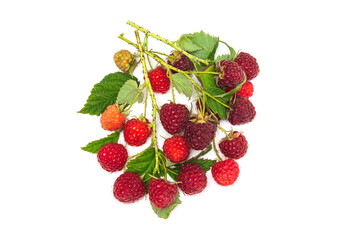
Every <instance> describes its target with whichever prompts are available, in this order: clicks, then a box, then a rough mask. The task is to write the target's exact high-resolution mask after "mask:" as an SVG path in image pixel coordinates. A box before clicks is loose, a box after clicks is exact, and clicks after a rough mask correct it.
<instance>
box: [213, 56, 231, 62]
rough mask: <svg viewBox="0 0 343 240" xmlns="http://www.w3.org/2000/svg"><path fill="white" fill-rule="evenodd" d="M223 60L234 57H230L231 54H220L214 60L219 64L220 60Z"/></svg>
mask: <svg viewBox="0 0 343 240" xmlns="http://www.w3.org/2000/svg"><path fill="white" fill-rule="evenodd" d="M222 60H232V59H230V54H223V55H219V56H218V57H216V59H215V60H214V62H215V63H216V64H217V63H218V62H220V61H222Z"/></svg>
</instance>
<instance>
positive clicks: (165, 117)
mask: <svg viewBox="0 0 343 240" xmlns="http://www.w3.org/2000/svg"><path fill="white" fill-rule="evenodd" d="M188 119H189V110H188V108H187V107H186V106H185V105H182V104H176V103H166V104H163V106H162V107H161V110H160V120H161V123H162V126H163V128H164V129H165V130H166V131H167V132H168V133H170V134H172V135H174V134H177V133H179V132H181V130H182V129H183V128H184V127H185V125H186V123H187V121H188Z"/></svg>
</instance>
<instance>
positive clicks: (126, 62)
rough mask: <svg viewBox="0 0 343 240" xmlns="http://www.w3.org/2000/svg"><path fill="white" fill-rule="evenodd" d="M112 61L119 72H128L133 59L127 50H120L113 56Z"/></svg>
mask: <svg viewBox="0 0 343 240" xmlns="http://www.w3.org/2000/svg"><path fill="white" fill-rule="evenodd" d="M113 60H114V62H115V64H116V65H117V67H118V68H119V69H120V70H122V71H123V72H128V71H129V69H130V65H131V63H132V60H133V58H132V54H131V53H130V52H129V51H128V50H120V51H118V52H116V53H115V54H114V56H113Z"/></svg>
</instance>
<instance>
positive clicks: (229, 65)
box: [215, 60, 245, 89]
mask: <svg viewBox="0 0 343 240" xmlns="http://www.w3.org/2000/svg"><path fill="white" fill-rule="evenodd" d="M216 71H217V72H218V73H219V75H217V76H216V77H215V79H216V81H217V85H218V86H219V87H221V88H224V89H225V88H228V87H236V86H237V85H238V84H240V83H241V82H243V81H244V78H245V74H244V71H243V69H242V68H241V67H240V66H239V65H238V64H237V63H236V62H233V61H230V60H222V61H220V62H218V63H217V64H216Z"/></svg>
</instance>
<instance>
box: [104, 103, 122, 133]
mask: <svg viewBox="0 0 343 240" xmlns="http://www.w3.org/2000/svg"><path fill="white" fill-rule="evenodd" d="M125 120H126V119H125V115H124V114H122V113H121V112H120V111H119V109H118V108H117V106H116V105H115V104H113V105H110V106H108V107H107V109H106V110H105V112H103V114H102V115H101V118H100V123H101V127H102V128H103V129H105V130H109V131H116V130H119V129H120V128H121V127H122V126H123V125H124V123H125Z"/></svg>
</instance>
